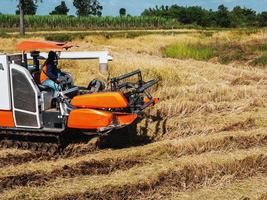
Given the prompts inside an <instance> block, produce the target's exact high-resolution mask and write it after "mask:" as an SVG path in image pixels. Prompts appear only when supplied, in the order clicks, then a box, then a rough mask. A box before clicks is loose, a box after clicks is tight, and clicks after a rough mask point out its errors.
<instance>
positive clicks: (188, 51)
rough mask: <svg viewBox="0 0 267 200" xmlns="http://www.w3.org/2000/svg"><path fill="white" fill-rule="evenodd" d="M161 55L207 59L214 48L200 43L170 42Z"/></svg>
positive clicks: (212, 53) (212, 54)
mask: <svg viewBox="0 0 267 200" xmlns="http://www.w3.org/2000/svg"><path fill="white" fill-rule="evenodd" d="M163 56H164V57H171V58H179V59H189V58H192V59H196V60H209V59H210V58H212V57H213V56H214V49H213V48H212V47H211V46H206V45H201V44H186V43H181V44H172V45H169V46H168V47H166V48H165V50H164V51H163Z"/></svg>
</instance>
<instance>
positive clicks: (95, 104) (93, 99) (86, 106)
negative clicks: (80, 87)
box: [68, 92, 137, 129]
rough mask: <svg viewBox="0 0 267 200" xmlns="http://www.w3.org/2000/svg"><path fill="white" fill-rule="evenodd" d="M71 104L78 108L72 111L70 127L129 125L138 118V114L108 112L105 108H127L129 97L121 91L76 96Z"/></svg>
mask: <svg viewBox="0 0 267 200" xmlns="http://www.w3.org/2000/svg"><path fill="white" fill-rule="evenodd" d="M71 104H72V105H73V106H75V107H77V108H81V109H77V110H73V111H72V112H71V113H70V116H69V120H68V127H69V128H76V129H101V128H104V127H108V126H112V125H113V123H116V125H118V126H123V125H129V124H131V123H132V122H133V121H134V120H135V119H136V118H137V114H126V113H119V112H114V113H111V112H107V111H104V110H96V109H105V108H112V109H114V108H127V106H128V102H127V99H126V98H125V97H124V96H123V94H122V93H120V92H100V93H94V94H85V95H81V96H76V97H74V98H73V100H72V101H71Z"/></svg>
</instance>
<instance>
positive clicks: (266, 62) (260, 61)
mask: <svg viewBox="0 0 267 200" xmlns="http://www.w3.org/2000/svg"><path fill="white" fill-rule="evenodd" d="M250 64H251V65H252V66H261V67H266V66H267V54H265V55H262V56H260V57H258V58H256V59H255V60H253V61H252V62H251V63H250Z"/></svg>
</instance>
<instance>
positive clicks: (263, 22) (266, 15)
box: [258, 12, 267, 27]
mask: <svg viewBox="0 0 267 200" xmlns="http://www.w3.org/2000/svg"><path fill="white" fill-rule="evenodd" d="M258 20H259V26H261V27H264V26H267V12H262V13H261V14H259V15H258Z"/></svg>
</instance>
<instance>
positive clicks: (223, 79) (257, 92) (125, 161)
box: [0, 31, 267, 199]
mask: <svg viewBox="0 0 267 200" xmlns="http://www.w3.org/2000/svg"><path fill="white" fill-rule="evenodd" d="M265 39H266V33H265V31H260V32H255V33H251V34H247V33H240V32H236V31H233V32H230V31H229V32H217V33H214V34H213V35H212V36H211V37H206V36H203V34H201V33H197V32H193V33H190V34H179V35H164V36H163V35H160V34H153V35H147V36H140V37H136V38H133V39H130V38H111V39H107V38H105V37H102V36H87V37H86V38H85V39H84V40H82V41H81V40H79V39H76V40H75V41H73V42H74V43H76V44H77V45H78V46H79V47H77V48H76V49H75V50H87V49H90V50H102V49H109V50H110V51H111V54H112V55H113V57H114V61H113V62H112V63H110V74H111V76H115V75H118V74H123V73H125V72H129V71H131V70H134V69H136V68H140V69H141V70H142V71H143V74H144V77H145V79H153V78H158V79H160V81H161V82H160V84H159V85H158V86H157V87H156V88H154V89H152V90H151V92H152V93H153V95H154V96H157V97H160V99H161V101H160V102H159V103H158V104H157V105H156V106H155V107H154V108H152V109H150V110H148V111H147V112H146V114H145V116H144V118H143V119H142V120H141V122H140V123H139V124H138V125H137V127H136V137H138V138H142V137H141V136H146V137H148V138H149V139H150V140H149V141H152V143H150V144H147V145H143V146H135V147H128V148H122V149H112V148H111V147H114V146H115V147H116V145H118V146H119V143H120V142H121V141H120V139H121V137H122V136H123V137H124V138H125V137H127V136H124V134H126V133H122V135H121V136H120V137H119V139H118V138H117V139H116V140H115V138H112V137H111V138H110V141H109V142H111V143H113V145H111V146H108V147H110V148H111V149H103V150H99V151H97V152H93V153H91V154H86V155H76V157H59V158H57V159H55V160H42V161H38V160H33V161H26V162H24V163H17V162H15V161H14V163H15V164H14V163H13V161H12V162H10V163H9V164H7V166H4V165H2V167H1V168H0V186H2V188H1V190H0V191H2V192H3V193H2V194H1V195H0V197H1V199H8V198H11V199H14V198H15V199H49V198H50V199H53V198H55V199H57V198H58V199H172V198H173V199H241V198H242V197H250V198H252V199H257V198H260V197H261V198H263V199H264V197H265V196H266V192H267V191H266V187H265V186H266V175H267V174H266V167H267V162H266V158H267V150H266V148H265V146H266V144H267V132H266V131H267V100H266V99H267V70H266V69H264V68H252V67H249V66H244V65H240V63H239V64H234V63H232V64H231V65H222V64H216V61H213V60H211V61H210V62H203V61H196V60H193V59H189V60H178V59H171V58H163V57H162V54H161V53H162V50H163V48H165V47H166V46H167V45H170V44H173V43H199V41H202V43H204V44H208V43H209V42H210V41H213V42H217V43H218V44H219V43H225V42H233V41H234V42H237V43H240V44H241V43H242V44H243V45H244V44H245V43H246V42H251V41H252V40H253V41H256V40H257V41H262V40H265ZM20 40H21V39H10V38H9V39H0V44H1V47H0V49H2V50H4V51H10V52H14V51H15V48H14V45H13V44H14V43H16V42H18V41H20ZM60 65H61V67H62V68H63V69H64V70H66V71H70V72H71V73H72V74H73V76H74V78H75V81H76V83H77V84H78V85H87V83H88V82H89V81H90V80H92V79H93V78H100V79H102V80H106V79H107V77H106V76H104V75H101V74H100V73H99V72H98V66H97V62H87V61H61V62H60ZM132 137H133V136H132ZM87 145H88V144H87ZM87 145H86V144H80V145H77V146H71V147H70V148H74V149H75V148H82V149H85V148H87ZM125 146H127V145H125ZM13 155H17V156H18V157H20V156H23V155H24V154H23V153H22V152H21V151H19V150H16V151H13V150H1V151H0V157H1V158H5V157H11V156H13ZM18 159H19V158H18ZM12 163H13V164H12ZM105 166H107V167H105ZM57 173H58V176H57V175H56V174H57ZM261 174H262V177H261ZM12 181H13V183H14V184H12ZM12 185H13V186H12ZM248 188H252V189H248ZM253 188H254V189H255V190H254V189H253ZM256 189H257V190H256Z"/></svg>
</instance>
